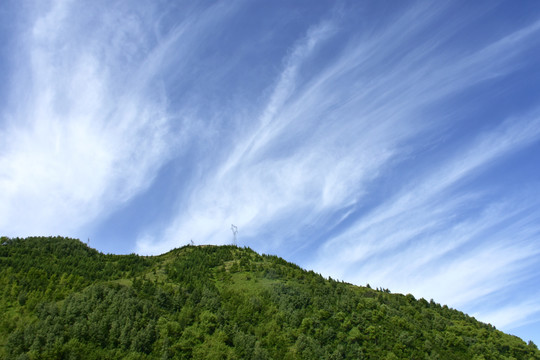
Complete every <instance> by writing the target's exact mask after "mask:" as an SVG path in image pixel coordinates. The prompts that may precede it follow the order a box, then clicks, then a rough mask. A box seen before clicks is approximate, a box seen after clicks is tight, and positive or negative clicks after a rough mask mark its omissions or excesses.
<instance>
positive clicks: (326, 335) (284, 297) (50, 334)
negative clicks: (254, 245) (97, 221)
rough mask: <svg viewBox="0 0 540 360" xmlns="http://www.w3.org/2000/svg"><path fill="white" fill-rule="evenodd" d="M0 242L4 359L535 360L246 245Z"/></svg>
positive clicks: (440, 317) (461, 320)
mask: <svg viewBox="0 0 540 360" xmlns="http://www.w3.org/2000/svg"><path fill="white" fill-rule="evenodd" d="M0 243H1V245H0V285H1V288H2V289H3V290H2V292H1V293H0V308H1V309H2V314H3V315H2V318H1V319H0V325H1V326H0V338H2V339H4V340H0V356H1V357H3V358H14V359H15V358H21V359H23V358H29V359H34V358H36V359H37V358H39V359H47V358H51V359H53V358H74V359H77V358H81V359H82V358H96V359H98V358H111V359H115V358H118V359H120V358H133V359H157V358H160V359H163V358H165V359H168V358H170V359H189V358H216V359H218V358H227V359H282V358H283V359H313V358H328V359H345V358H365V359H399V358H408V359H411V358H412V359H540V352H539V351H538V349H537V348H536V345H534V344H533V343H532V342H529V344H526V343H525V342H524V341H523V340H521V339H519V338H518V337H515V336H512V335H508V334H504V333H502V332H500V331H499V330H496V329H495V328H494V327H493V326H491V325H489V324H484V323H481V322H479V321H477V320H475V319H474V318H472V317H470V316H468V315H466V314H464V313H462V312H460V311H457V310H453V309H450V308H448V307H447V306H445V305H443V306H441V305H440V304H436V303H434V302H433V301H430V302H428V301H426V300H425V299H418V300H417V299H415V298H414V296H412V295H410V294H409V295H401V294H391V293H390V292H389V291H388V290H382V291H379V290H374V289H371V288H367V287H361V286H355V285H352V284H348V283H344V282H340V281H336V280H334V279H331V278H329V279H325V278H323V277H322V276H321V275H319V274H316V273H314V272H313V271H306V270H303V269H302V268H300V267H299V266H297V265H295V264H292V263H290V262H287V261H285V260H284V259H282V258H279V257H277V256H274V255H260V254H258V253H256V252H254V251H253V250H251V249H249V248H239V247H236V246H232V245H225V246H191V245H188V246H184V247H182V248H177V249H173V250H171V251H169V252H167V253H165V254H161V255H157V256H139V255H135V254H130V255H111V254H102V253H100V252H99V251H97V250H95V249H92V248H90V247H88V246H87V245H86V244H84V243H82V242H80V241H79V240H76V239H69V238H63V237H31V238H26V239H19V238H15V239H10V238H6V237H3V238H1V241H0Z"/></svg>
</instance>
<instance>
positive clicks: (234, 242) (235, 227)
mask: <svg viewBox="0 0 540 360" xmlns="http://www.w3.org/2000/svg"><path fill="white" fill-rule="evenodd" d="M231 230H232V233H233V245H234V246H236V234H238V226H236V225H233V224H231Z"/></svg>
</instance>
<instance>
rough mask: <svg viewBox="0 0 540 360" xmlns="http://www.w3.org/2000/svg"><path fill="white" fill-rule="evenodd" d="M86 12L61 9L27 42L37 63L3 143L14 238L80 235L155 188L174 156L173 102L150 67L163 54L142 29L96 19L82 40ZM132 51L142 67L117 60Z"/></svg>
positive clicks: (4, 187) (2, 185)
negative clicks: (144, 37) (80, 25)
mask: <svg viewBox="0 0 540 360" xmlns="http://www.w3.org/2000/svg"><path fill="white" fill-rule="evenodd" d="M78 10H80V9H77V8H76V7H75V4H73V3H71V2H54V3H53V6H52V7H51V9H50V10H49V11H48V12H46V13H44V14H42V15H40V16H38V17H37V19H36V20H35V22H34V27H33V30H32V32H30V33H29V34H26V35H24V36H23V35H21V43H22V44H23V47H24V50H22V52H24V53H25V54H26V55H27V56H28V63H25V62H24V61H20V64H19V68H18V73H17V74H15V75H14V78H15V79H16V81H14V84H16V85H14V86H16V88H14V89H13V92H12V93H13V94H14V95H13V98H11V99H10V101H11V103H12V104H14V105H13V106H11V107H9V108H7V109H6V110H5V111H4V113H3V114H2V115H3V117H4V119H5V121H4V123H3V127H2V141H1V143H0V214H1V215H0V229H1V230H2V233H4V234H7V235H10V236H26V235H36V234H41V235H43V234H64V235H68V234H70V235H73V234H74V233H75V232H76V231H77V230H78V229H80V228H81V226H83V225H86V224H88V223H90V222H91V221H93V220H95V219H96V218H97V217H98V216H103V215H104V214H106V213H107V212H109V211H111V210H112V209H113V208H114V207H116V206H119V205H120V204H122V203H123V202H125V201H127V200H128V199H130V198H131V197H132V196H133V195H134V194H136V193H138V192H139V191H140V190H141V189H143V188H145V187H146V186H148V184H150V183H151V181H152V178H153V176H154V174H155V172H156V170H157V169H158V168H159V167H160V166H161V164H163V162H164V161H166V160H167V156H168V155H167V154H168V151H169V148H168V147H171V143H170V140H171V139H170V136H171V134H168V121H169V115H168V114H167V106H166V105H167V103H166V99H165V97H164V96H163V94H161V95H160V94H159V93H156V92H155V90H158V89H159V83H158V82H157V81H158V79H157V78H155V77H149V76H148V72H149V71H151V70H149V69H148V64H147V63H145V61H146V60H147V59H152V58H154V59H153V61H154V62H155V63H156V64H155V65H154V66H159V64H158V62H159V59H156V58H155V57H156V53H155V51H156V48H152V47H146V46H145V45H143V44H141V39H140V32H139V31H135V30H134V29H135V28H137V26H139V27H140V26H143V25H142V20H141V19H134V18H127V19H126V20H125V21H119V22H115V23H114V24H112V23H110V22H109V23H108V22H107V19H104V18H101V17H99V16H94V21H95V23H94V24H93V25H94V26H95V29H96V30H95V31H94V32H91V34H92V35H93V36H88V37H87V38H86V39H81V34H78V33H77V31H78V21H83V20H84V21H86V19H80V18H79V17H80V14H78V12H77V11H78ZM84 15H89V14H84ZM94 15H96V14H94ZM112 25H114V30H113V29H112V28H111V26H112ZM109 36H112V37H113V38H115V39H116V40H114V47H110V46H109V45H108V42H107V40H108V37H109ZM116 47H118V49H117V48H116ZM126 48H131V49H132V52H139V53H140V54H141V58H140V59H132V61H130V62H125V59H124V58H122V59H119V58H117V57H116V58H115V57H114V56H111V54H110V53H111V52H115V51H118V52H122V53H123V52H124V50H125V49H126ZM157 49H159V47H157ZM117 54H118V53H117ZM120 67H123V68H124V69H123V72H122V73H119V71H118V69H119V68H120ZM27 74H29V75H27ZM149 90H151V91H152V95H149V94H150V93H149ZM171 148H173V147H171Z"/></svg>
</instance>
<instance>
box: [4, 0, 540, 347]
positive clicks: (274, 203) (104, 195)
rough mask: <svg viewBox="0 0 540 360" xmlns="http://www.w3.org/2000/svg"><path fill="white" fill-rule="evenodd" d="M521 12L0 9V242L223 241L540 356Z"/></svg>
mask: <svg viewBox="0 0 540 360" xmlns="http://www.w3.org/2000/svg"><path fill="white" fill-rule="evenodd" d="M539 38H540V2H538V1H533V0H530V1H521V2H514V1H478V2H467V1H462V2H459V1H437V2H430V1H407V2H405V1H375V0H373V1H295V2H291V1H221V2H217V1H216V2H212V1H201V2H192V1H185V2H182V1H176V2H170V1H142V0H141V1H117V2H114V3H111V2H110V1H99V0H97V1H93V2H88V1H76V0H73V1H69V0H66V1H14V0H8V1H4V2H3V3H2V5H1V6H0V44H1V45H0V69H1V71H0V232H1V233H2V234H4V235H7V236H12V237H15V236H30V235H57V234H59V235H64V236H71V237H77V238H80V239H82V240H84V241H86V240H87V239H90V245H91V246H93V247H95V248H97V249H99V250H101V251H103V252H111V253H130V252H137V253H139V254H160V253H163V252H166V251H168V250H170V249H172V248H175V247H180V246H182V245H185V244H187V243H189V242H190V241H191V240H193V241H194V242H195V244H227V243H231V241H232V232H231V224H235V225H236V226H238V243H239V245H241V246H243V245H246V246H250V247H251V248H253V249H254V250H257V251H259V252H264V253H271V254H277V255H279V256H282V257H284V258H285V259H286V260H289V261H292V262H295V263H297V264H299V265H301V266H303V267H304V268H308V269H313V270H315V271H316V272H320V273H321V274H323V275H325V276H332V277H333V278H338V279H343V280H345V281H348V282H352V283H355V284H359V285H364V284H366V283H369V284H371V286H373V287H384V288H389V289H390V290H391V291H393V292H401V293H412V294H413V295H415V296H416V297H418V298H419V297H424V298H426V299H428V300H429V299H431V298H433V299H434V300H435V301H437V302H439V303H444V304H448V305H450V306H452V307H455V308H458V309H460V310H463V311H465V312H467V313H469V314H471V315H473V316H475V317H476V318H478V319H480V320H482V321H485V322H490V323H492V324H494V325H495V326H497V327H498V328H500V329H502V330H504V331H507V332H510V333H512V334H516V335H519V336H521V337H523V338H524V339H525V340H529V339H532V340H533V341H535V342H536V343H537V344H540V301H539V300H538V299H539V298H540V196H539V195H538V194H539V193H540V166H539V159H540V101H539V100H540V96H539V94H540V91H539V90H540V86H539V85H538V84H540V61H539V58H540V42H539V41H538V39H539Z"/></svg>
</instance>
